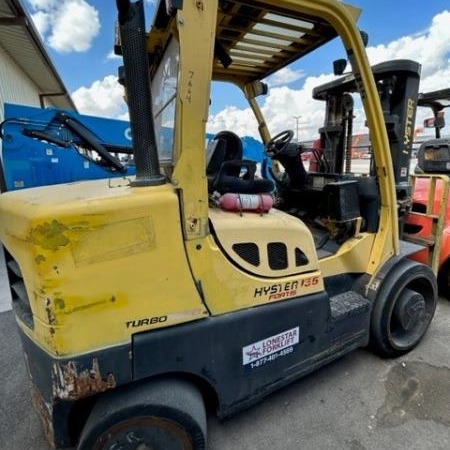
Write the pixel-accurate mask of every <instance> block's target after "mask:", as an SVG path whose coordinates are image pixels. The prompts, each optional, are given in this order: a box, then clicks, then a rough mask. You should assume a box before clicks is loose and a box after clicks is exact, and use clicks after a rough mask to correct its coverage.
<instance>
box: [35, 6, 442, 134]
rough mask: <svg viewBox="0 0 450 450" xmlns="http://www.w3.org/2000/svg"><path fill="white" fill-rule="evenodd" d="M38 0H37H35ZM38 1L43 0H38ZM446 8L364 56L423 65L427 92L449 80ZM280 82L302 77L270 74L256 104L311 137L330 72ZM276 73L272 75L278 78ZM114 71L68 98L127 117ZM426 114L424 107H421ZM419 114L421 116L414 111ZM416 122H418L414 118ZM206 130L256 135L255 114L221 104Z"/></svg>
mask: <svg viewBox="0 0 450 450" xmlns="http://www.w3.org/2000/svg"><path fill="white" fill-rule="evenodd" d="M35 1H38V0H35ZM41 1H44V0H41ZM449 23H450V12H448V11H444V12H442V13H440V14H438V15H436V16H435V17H434V19H433V21H432V23H431V25H430V27H429V28H428V29H427V30H425V31H423V32H421V33H418V34H416V35H412V36H404V37H402V38H400V39H397V40H395V41H392V42H390V43H388V44H385V45H379V46H376V47H369V48H368V49H367V51H368V54H369V57H370V61H371V63H372V64H376V63H378V62H381V61H386V60H389V59H400V58H410V59H413V60H416V61H418V62H420V63H421V64H422V65H423V68H422V79H421V91H423V92H427V91H431V90H435V89H441V88H444V87H447V85H443V83H445V82H449V84H450V60H449V56H450V26H448V24H449ZM282 77H284V81H285V83H292V82H293V81H294V79H295V77H298V78H296V80H298V79H299V78H303V80H302V81H303V85H302V87H301V88H300V89H293V88H291V87H289V86H278V85H277V82H275V83H274V82H273V80H272V88H271V89H270V91H269V94H268V95H267V96H266V97H265V98H264V99H263V100H262V103H261V108H262V111H263V114H264V117H265V119H266V121H267V123H268V127H269V130H270V132H271V133H272V135H274V134H276V133H279V132H280V131H283V130H285V129H292V130H295V128H296V120H295V119H294V116H301V118H300V120H299V139H300V140H309V139H312V138H315V137H317V135H318V129H319V128H320V127H322V126H323V120H324V114H325V107H324V106H325V104H324V102H320V101H317V100H314V99H313V98H312V90H313V88H314V87H316V86H319V85H321V84H324V83H327V82H329V81H331V80H333V79H334V78H335V77H334V75H333V74H331V73H328V74H321V75H318V76H308V77H304V74H303V73H302V72H301V71H294V70H291V69H287V70H285V71H284V72H282ZM282 77H280V78H279V79H278V80H280V81H281V78H282ZM116 79H117V78H116V77H115V76H112V75H110V76H107V77H105V78H104V79H103V80H100V81H96V82H95V83H93V84H92V85H91V86H90V87H89V88H85V87H83V88H80V89H78V90H77V91H76V92H74V94H73V98H74V101H75V103H76V105H77V106H78V108H79V109H80V111H81V112H84V113H88V114H93V115H100V116H108V117H115V118H122V119H127V118H128V112H127V108H126V105H125V103H124V101H123V99H122V97H123V88H122V87H121V86H120V85H119V84H118V83H117V82H116ZM355 108H356V110H357V112H356V113H355V115H356V116H357V117H359V118H358V119H357V120H356V121H355V124H354V128H353V130H354V133H358V132H364V131H365V128H364V119H363V118H361V117H362V113H360V111H359V108H360V105H359V104H358V103H357V104H356V105H355ZM425 114H426V115H429V111H427V112H426V113H425ZM418 117H419V114H418ZM420 117H421V116H420ZM418 123H420V122H419V121H418ZM207 129H208V132H211V133H215V132H218V131H220V130H224V129H229V130H233V131H235V132H236V133H238V134H239V135H242V136H245V135H249V136H253V137H255V138H258V139H259V138H260V135H259V133H258V129H257V124H256V120H255V118H254V115H253V112H252V111H251V109H250V108H238V107H235V106H227V107H226V108H225V109H224V110H223V111H220V112H219V113H217V114H215V115H210V117H209V120H208V124H207Z"/></svg>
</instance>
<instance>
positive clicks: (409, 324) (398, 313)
mask: <svg viewBox="0 0 450 450" xmlns="http://www.w3.org/2000/svg"><path fill="white" fill-rule="evenodd" d="M425 306H426V305H425V299H424V297H423V295H421V294H420V293H419V292H416V291H412V290H410V289H405V290H404V291H403V292H402V294H401V295H400V298H399V299H398V302H397V306H396V308H395V317H396V319H397V321H398V323H399V324H400V325H401V327H402V328H403V329H404V330H405V331H409V330H412V329H413V328H414V327H415V326H416V324H417V323H418V322H419V321H420V320H421V319H422V318H423V316H424V314H425Z"/></svg>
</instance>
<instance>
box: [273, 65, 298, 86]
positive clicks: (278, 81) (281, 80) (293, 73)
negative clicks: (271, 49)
mask: <svg viewBox="0 0 450 450" xmlns="http://www.w3.org/2000/svg"><path fill="white" fill-rule="evenodd" d="M304 76H305V74H304V72H303V70H292V69H290V68H289V67H284V68H283V69H281V70H279V71H278V72H276V73H274V74H273V75H271V76H270V77H269V78H267V80H266V82H267V84H268V85H269V86H271V87H272V86H282V85H285V84H290V83H293V82H294V81H297V80H299V79H300V78H303V77H304Z"/></svg>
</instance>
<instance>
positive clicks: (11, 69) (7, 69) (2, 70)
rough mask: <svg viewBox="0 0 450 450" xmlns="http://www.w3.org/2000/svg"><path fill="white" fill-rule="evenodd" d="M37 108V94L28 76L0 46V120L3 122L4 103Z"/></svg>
mask: <svg viewBox="0 0 450 450" xmlns="http://www.w3.org/2000/svg"><path fill="white" fill-rule="evenodd" d="M5 102H7V103H20V104H24V105H30V106H39V92H38V89H37V87H36V85H35V84H34V83H33V82H32V81H31V80H30V78H29V77H28V75H27V74H26V73H25V72H23V71H22V70H21V69H20V68H19V66H17V64H16V63H15V62H14V61H13V60H12V59H11V57H10V56H9V55H8V54H7V53H6V52H5V51H4V49H3V48H2V47H1V46H0V120H3V118H4V114H3V105H4V103H5Z"/></svg>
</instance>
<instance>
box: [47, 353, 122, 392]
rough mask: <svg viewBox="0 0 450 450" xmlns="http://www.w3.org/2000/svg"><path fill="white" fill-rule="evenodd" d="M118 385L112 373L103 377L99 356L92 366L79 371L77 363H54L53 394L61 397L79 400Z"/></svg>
mask: <svg viewBox="0 0 450 450" xmlns="http://www.w3.org/2000/svg"><path fill="white" fill-rule="evenodd" d="M115 387H116V379H115V378H114V375H113V374H112V373H108V374H107V375H106V377H105V378H104V377H102V374H101V372H100V367H99V364H98V360H97V358H94V359H93V360H92V368H91V369H84V370H82V371H81V372H79V371H78V367H77V363H76V362H74V361H69V362H68V363H65V364H60V363H56V362H55V363H54V364H53V396H54V397H55V398H59V399H67V400H77V399H79V398H83V397H88V396H90V395H93V394H96V393H99V392H104V391H107V390H109V389H113V388H115Z"/></svg>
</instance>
